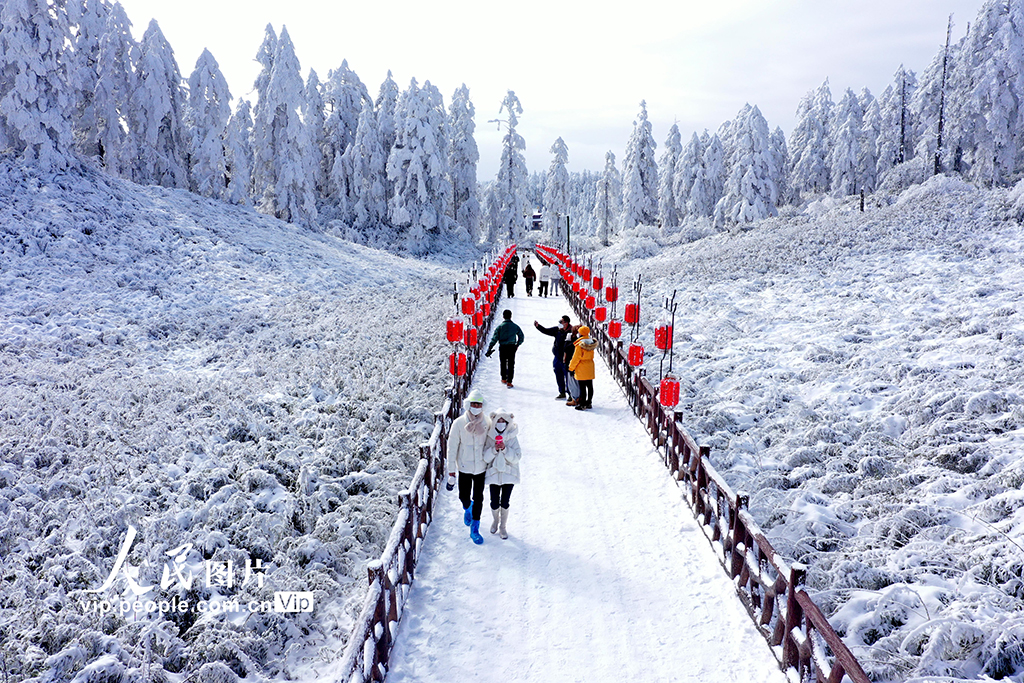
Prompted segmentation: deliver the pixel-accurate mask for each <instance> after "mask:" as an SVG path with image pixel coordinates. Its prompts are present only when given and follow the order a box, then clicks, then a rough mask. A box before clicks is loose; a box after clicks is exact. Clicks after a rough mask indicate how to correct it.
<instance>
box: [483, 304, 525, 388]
mask: <svg viewBox="0 0 1024 683" xmlns="http://www.w3.org/2000/svg"><path fill="white" fill-rule="evenodd" d="M501 315H502V317H504V318H505V319H504V320H502V321H501V324H500V325H498V328H497V329H496V330H494V334H493V335H492V336H491V343H490V344H489V345H488V347H487V354H486V355H487V357H488V358H490V357H491V354H492V353H494V345H495V344H497V345H498V360H499V361H501V383H502V384H504V385H505V386H507V387H508V388H509V389H511V388H512V378H513V376H514V375H515V374H516V351H518V350H519V345H520V344H522V343H523V340H524V339H526V337H524V336H523V331H522V329H520V327H519V325H516V324H515V323H514V322H512V311H510V310H508V309H507V308H506V309H505V310H504V311H503V312H502V314H501Z"/></svg>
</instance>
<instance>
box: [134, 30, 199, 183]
mask: <svg viewBox="0 0 1024 683" xmlns="http://www.w3.org/2000/svg"><path fill="white" fill-rule="evenodd" d="M136 77H137V83H136V88H135V92H134V93H133V94H132V105H131V122H132V123H131V127H132V128H133V130H134V131H135V133H136V136H137V140H138V150H137V151H138V165H137V166H136V168H135V180H136V182H139V183H143V184H149V185H163V186H164V187H180V188H187V187H189V179H188V160H187V157H188V144H187V137H186V134H185V126H184V125H183V116H184V109H185V89H184V88H183V87H182V79H181V71H180V70H179V69H178V63H177V62H176V61H175V59H174V50H173V49H171V45H170V43H168V42H167V39H166V38H164V34H163V32H162V31H161V30H160V26H159V24H157V22H156V20H155V19H154V20H152V21H150V22H149V26H148V27H147V28H146V32H145V33H143V34H142V41H141V42H140V43H139V63H138V68H137V69H136Z"/></svg>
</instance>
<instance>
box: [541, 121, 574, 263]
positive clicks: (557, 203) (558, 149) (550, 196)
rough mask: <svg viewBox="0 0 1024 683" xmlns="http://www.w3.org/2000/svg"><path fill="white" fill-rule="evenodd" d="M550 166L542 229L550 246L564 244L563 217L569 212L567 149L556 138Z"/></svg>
mask: <svg viewBox="0 0 1024 683" xmlns="http://www.w3.org/2000/svg"><path fill="white" fill-rule="evenodd" d="M548 151H549V152H551V165H550V166H548V177H547V182H546V183H545V186H544V227H545V228H546V233H547V239H548V240H549V241H550V242H551V243H552V244H564V243H565V216H566V214H567V213H568V211H569V171H567V170H566V168H565V165H566V164H567V163H569V147H568V146H567V145H566V144H565V140H563V139H562V138H560V137H559V138H557V139H556V140H555V141H554V142H553V143H552V144H551V149H549V150H548Z"/></svg>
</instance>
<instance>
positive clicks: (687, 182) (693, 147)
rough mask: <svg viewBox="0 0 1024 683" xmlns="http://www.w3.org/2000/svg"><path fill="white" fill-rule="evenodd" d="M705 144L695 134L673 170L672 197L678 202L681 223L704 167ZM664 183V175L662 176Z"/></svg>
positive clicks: (683, 149)
mask: <svg viewBox="0 0 1024 683" xmlns="http://www.w3.org/2000/svg"><path fill="white" fill-rule="evenodd" d="M703 156H704V143H702V142H701V139H700V136H699V135H697V134H696V133H694V134H693V135H692V136H690V141H689V142H687V143H686V146H685V147H683V148H682V150H680V152H679V158H678V159H676V165H675V168H674V169H673V170H672V173H671V178H672V196H673V197H674V198H675V201H676V211H677V212H678V214H679V218H680V221H682V219H683V218H684V217H686V216H687V215H688V213H689V209H688V208H687V204H688V203H689V199H690V192H691V191H692V190H693V183H694V180H695V179H696V178H697V175H698V174H699V173H701V171H702V166H703ZM662 180H663V181H664V175H663V176H662Z"/></svg>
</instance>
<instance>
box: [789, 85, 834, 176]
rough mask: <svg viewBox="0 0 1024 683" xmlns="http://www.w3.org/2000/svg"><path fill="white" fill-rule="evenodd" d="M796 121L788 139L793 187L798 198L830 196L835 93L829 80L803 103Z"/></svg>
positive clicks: (808, 95) (799, 107)
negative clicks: (806, 194) (815, 195)
mask: <svg viewBox="0 0 1024 683" xmlns="http://www.w3.org/2000/svg"><path fill="white" fill-rule="evenodd" d="M796 117H797V123H796V128H794V129H793V133H792V134H791V135H790V138H789V154H790V172H789V180H790V187H791V188H792V190H793V192H794V193H795V195H797V196H799V194H800V193H811V194H817V193H820V192H828V191H829V189H831V187H832V185H831V177H830V174H829V163H828V158H829V142H830V139H831V127H832V93H831V91H830V90H829V87H828V79H825V82H824V83H822V84H821V86H819V87H818V89H817V90H814V91H811V92H808V93H807V95H806V96H805V97H804V98H803V99H802V100H800V105H799V106H798V107H797V111H796Z"/></svg>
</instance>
